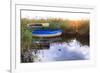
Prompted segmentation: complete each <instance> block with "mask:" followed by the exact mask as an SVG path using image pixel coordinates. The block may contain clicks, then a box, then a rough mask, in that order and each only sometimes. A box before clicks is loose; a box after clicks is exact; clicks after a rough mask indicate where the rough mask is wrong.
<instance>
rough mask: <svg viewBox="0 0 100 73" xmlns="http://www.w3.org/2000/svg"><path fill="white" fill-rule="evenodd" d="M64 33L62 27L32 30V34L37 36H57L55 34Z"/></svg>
mask: <svg viewBox="0 0 100 73" xmlns="http://www.w3.org/2000/svg"><path fill="white" fill-rule="evenodd" d="M61 34H62V30H61V29H54V30H50V29H44V30H41V29H37V30H33V31H32V35H33V36H36V37H55V36H60V35H61Z"/></svg>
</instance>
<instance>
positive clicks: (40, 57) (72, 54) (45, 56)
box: [32, 38, 89, 62]
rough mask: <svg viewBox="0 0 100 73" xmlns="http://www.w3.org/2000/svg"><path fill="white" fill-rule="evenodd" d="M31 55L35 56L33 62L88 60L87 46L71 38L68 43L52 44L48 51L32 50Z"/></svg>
mask: <svg viewBox="0 0 100 73" xmlns="http://www.w3.org/2000/svg"><path fill="white" fill-rule="evenodd" d="M32 53H33V55H35V56H37V58H35V62H38V61H40V62H45V61H65V60H86V59H89V46H88V45H82V44H81V43H80V42H79V41H77V39H76V38H73V39H71V40H70V41H68V42H52V43H50V47H49V48H48V49H40V50H37V52H34V50H33V52H32Z"/></svg>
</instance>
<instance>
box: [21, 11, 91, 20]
mask: <svg viewBox="0 0 100 73" xmlns="http://www.w3.org/2000/svg"><path fill="white" fill-rule="evenodd" d="M89 16H90V15H89V14H85V13H67V12H66V13H63V12H43V11H21V18H29V19H33V18H34V19H41V18H43V19H47V18H62V19H76V20H77V19H89Z"/></svg>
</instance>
